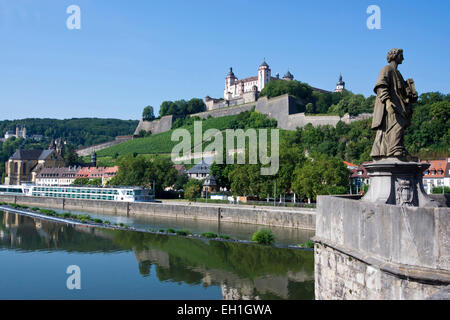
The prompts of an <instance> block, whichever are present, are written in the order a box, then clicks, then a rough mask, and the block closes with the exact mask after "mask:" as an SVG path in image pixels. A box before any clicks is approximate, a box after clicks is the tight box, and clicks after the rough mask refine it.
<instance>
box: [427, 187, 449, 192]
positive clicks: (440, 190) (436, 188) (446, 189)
mask: <svg viewBox="0 0 450 320" xmlns="http://www.w3.org/2000/svg"><path fill="white" fill-rule="evenodd" d="M442 191H444V193H450V187H444V190H442V187H434V188H433V190H431V193H433V194H442V193H443V192H442Z"/></svg>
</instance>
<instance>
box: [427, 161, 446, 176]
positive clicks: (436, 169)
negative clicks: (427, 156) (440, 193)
mask: <svg viewBox="0 0 450 320" xmlns="http://www.w3.org/2000/svg"><path fill="white" fill-rule="evenodd" d="M422 163H429V164H430V167H429V168H428V169H427V170H426V171H425V172H424V176H426V177H427V178H444V177H446V176H447V177H448V176H450V174H449V170H450V164H449V163H448V161H447V160H428V161H422Z"/></svg>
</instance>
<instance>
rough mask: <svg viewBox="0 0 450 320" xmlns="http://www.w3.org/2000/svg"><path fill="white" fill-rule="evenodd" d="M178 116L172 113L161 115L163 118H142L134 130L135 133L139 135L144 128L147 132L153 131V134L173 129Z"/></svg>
mask: <svg viewBox="0 0 450 320" xmlns="http://www.w3.org/2000/svg"><path fill="white" fill-rule="evenodd" d="M175 119H176V117H174V116H172V115H170V116H164V117H161V119H158V120H153V121H145V120H143V119H141V121H139V124H138V126H137V128H136V130H135V131H134V135H135V136H137V135H138V134H139V132H141V130H144V131H146V132H151V133H152V134H156V133H161V132H166V131H169V130H170V129H172V123H173V122H174V121H175Z"/></svg>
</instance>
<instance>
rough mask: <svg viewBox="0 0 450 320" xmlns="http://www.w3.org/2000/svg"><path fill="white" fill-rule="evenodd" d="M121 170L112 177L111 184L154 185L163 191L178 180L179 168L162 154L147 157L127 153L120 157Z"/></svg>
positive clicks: (157, 189) (147, 186) (157, 191)
mask: <svg viewBox="0 0 450 320" xmlns="http://www.w3.org/2000/svg"><path fill="white" fill-rule="evenodd" d="M118 166H119V171H118V172H117V175H116V176H115V177H114V178H113V179H111V182H110V185H116V186H140V187H146V188H149V187H153V185H155V192H156V193H157V194H158V193H161V192H162V191H163V190H164V189H165V188H167V187H169V186H172V185H173V184H174V183H175V181H176V176H177V170H176V169H175V168H174V167H173V163H172V161H170V160H169V159H167V158H163V157H161V156H156V157H154V158H152V159H146V158H145V157H144V156H143V155H137V156H136V157H133V155H131V154H129V155H125V156H122V157H119V160H118Z"/></svg>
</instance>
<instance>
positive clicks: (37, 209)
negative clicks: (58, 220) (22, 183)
mask: <svg viewBox="0 0 450 320" xmlns="http://www.w3.org/2000/svg"><path fill="white" fill-rule="evenodd" d="M31 210H33V211H39V208H38V207H33V208H31Z"/></svg>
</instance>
